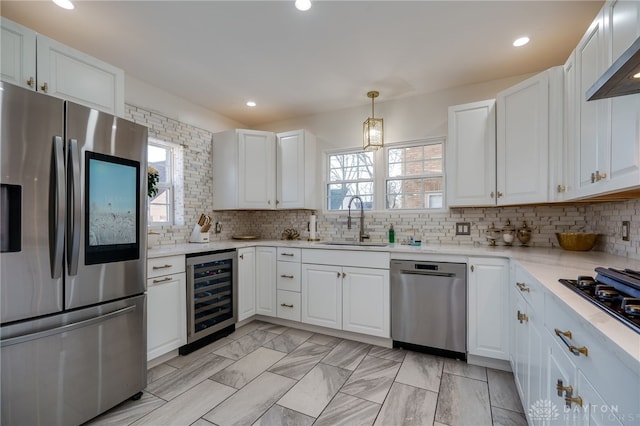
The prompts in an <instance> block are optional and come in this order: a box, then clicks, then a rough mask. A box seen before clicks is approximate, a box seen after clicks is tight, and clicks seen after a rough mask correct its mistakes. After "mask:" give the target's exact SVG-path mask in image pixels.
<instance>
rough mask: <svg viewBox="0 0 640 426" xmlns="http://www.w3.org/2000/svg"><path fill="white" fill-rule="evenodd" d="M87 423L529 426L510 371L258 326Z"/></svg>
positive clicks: (170, 364)
mask: <svg viewBox="0 0 640 426" xmlns="http://www.w3.org/2000/svg"><path fill="white" fill-rule="evenodd" d="M87 424H90V425H118V426H122V425H154V426H155V425H193V426H212V425H217V426H227V425H262V426H280V425H292V426H306V425H312V424H313V425H331V426H336V425H349V426H358V425H380V426H395V425H398V426H400V425H402V426H409V425H420V426H423V425H428V426H431V425H434V426H437V425H449V426H458V425H460V426H464V425H469V426H484V425H505V426H507V425H508V426H519V425H526V420H525V417H524V414H523V409H522V406H521V404H520V400H519V398H518V394H517V391H516V388H515V383H514V380H513V375H512V374H511V373H507V372H504V371H498V370H493V369H489V368H483V367H477V366H472V365H468V364H466V363H464V362H461V361H456V360H451V359H447V358H441V357H437V356H434V355H427V354H422V353H417V352H411V351H404V350H400V349H388V348H382V347H379V346H372V345H367V344H364V343H359V342H354V341H350V340H344V339H339V338H336V337H331V336H326V335H322V334H314V333H311V332H307V331H303V330H297V329H293V328H287V327H283V326H278V325H273V324H269V323H266V322H261V321H253V322H251V323H249V324H246V325H244V326H243V327H241V328H238V329H237V330H236V331H235V333H233V334H232V335H230V336H228V337H225V338H223V339H220V340H218V341H216V342H214V343H212V344H210V345H208V346H205V347H204V348H202V349H199V350H198V351H195V352H193V353H191V354H189V355H187V356H179V357H176V358H173V359H171V360H169V361H166V362H165V363H163V364H160V365H158V366H156V367H154V368H152V369H150V370H149V371H148V386H147V388H146V389H145V391H144V393H143V396H142V398H141V399H140V400H138V401H132V400H128V401H126V402H123V403H122V404H120V405H118V406H117V407H114V408H113V409H111V410H110V411H108V412H106V413H104V414H103V415H101V416H99V417H96V418H95V419H93V420H92V421H90V422H89V423H87Z"/></svg>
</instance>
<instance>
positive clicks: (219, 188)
mask: <svg viewBox="0 0 640 426" xmlns="http://www.w3.org/2000/svg"><path fill="white" fill-rule="evenodd" d="M276 139H277V142H276ZM315 151H316V148H315V137H314V136H313V135H312V134H311V133H309V132H307V131H305V130H296V131H292V132H285V133H278V134H277V135H276V134H275V133H273V132H263V131H260V130H240V129H236V130H229V131H226V132H221V133H216V134H214V135H213V208H214V209H215V210H234V209H254V210H273V209H276V208H278V209H314V208H315V196H314V190H315V188H314V186H315Z"/></svg>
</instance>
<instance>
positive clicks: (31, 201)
mask: <svg viewBox="0 0 640 426" xmlns="http://www.w3.org/2000/svg"><path fill="white" fill-rule="evenodd" d="M0 99H1V102H0V108H1V119H2V121H1V122H0V127H1V147H2V149H1V157H0V184H1V187H0V188H1V190H0V231H1V232H0V243H1V244H0V245H1V250H0V268H1V269H0V317H1V327H0V358H1V367H2V370H1V375H2V377H1V382H2V384H1V395H0V396H1V398H2V407H1V410H2V412H1V421H0V423H2V425H13V424H18V425H38V424H46V425H54V424H56V425H73V424H80V423H82V422H85V421H87V420H89V419H91V418H92V417H95V416H97V415H98V414H100V413H101V412H103V411H106V410H107V409H109V408H111V407H113V406H115V405H117V404H118V403H120V402H122V401H123V400H126V399H127V398H130V397H132V396H135V395H136V394H138V393H139V392H140V391H142V389H144V387H145V386H146V319H145V318H146V315H145V297H146V296H145V274H146V266H145V264H146V214H145V209H146V207H145V202H146V193H147V191H146V182H147V181H146V176H147V166H146V164H147V160H146V158H147V140H146V139H147V130H146V128H145V127H143V126H140V125H137V124H134V123H131V122H129V121H126V120H123V119H121V118H117V117H114V116H112V115H109V114H105V113H102V112H99V111H96V110H94V109H89V108H86V107H84V106H80V105H77V104H74V103H72V102H68V101H63V100H60V99H57V98H54V97H51V96H48V95H43V94H39V93H35V92H32V91H29V90H26V89H23V88H20V87H16V86H13V85H10V84H7V83H4V82H0Z"/></svg>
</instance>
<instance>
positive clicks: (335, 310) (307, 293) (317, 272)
mask: <svg viewBox="0 0 640 426" xmlns="http://www.w3.org/2000/svg"><path fill="white" fill-rule="evenodd" d="M302 322H304V323H307V324H314V325H320V326H322V327H329V328H337V329H341V328H342V267H341V266H331V265H308V264H302Z"/></svg>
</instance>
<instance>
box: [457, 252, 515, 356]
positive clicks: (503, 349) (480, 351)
mask: <svg viewBox="0 0 640 426" xmlns="http://www.w3.org/2000/svg"><path fill="white" fill-rule="evenodd" d="M467 275H468V289H467V298H468V302H467V306H468V317H467V324H468V326H467V330H468V332H467V333H468V334H467V336H468V351H469V354H472V355H479V356H485V357H489V358H495V359H504V360H508V359H509V345H508V338H509V327H508V320H507V315H508V306H509V268H508V263H507V261H506V260H503V259H496V258H470V259H469V271H468V274H467Z"/></svg>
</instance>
